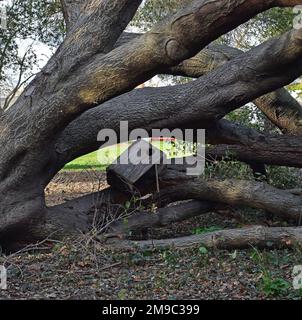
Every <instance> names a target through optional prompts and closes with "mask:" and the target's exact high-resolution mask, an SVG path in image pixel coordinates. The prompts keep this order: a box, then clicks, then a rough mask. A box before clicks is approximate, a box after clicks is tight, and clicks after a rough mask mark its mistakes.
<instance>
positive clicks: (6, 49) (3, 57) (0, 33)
mask: <svg viewBox="0 0 302 320" xmlns="http://www.w3.org/2000/svg"><path fill="white" fill-rule="evenodd" d="M63 21H64V20H63V15H62V13H61V7H60V1H59V0H48V1H40V0H27V1H23V0H12V1H10V4H9V5H8V6H7V29H0V90H2V93H3V92H4V93H5V89H7V88H10V87H12V79H11V77H12V74H14V73H15V77H17V78H18V77H19V75H20V76H21V78H22V80H23V81H24V80H25V79H26V78H28V77H29V76H30V75H31V72H32V70H33V68H34V66H35V65H36V64H37V60H38V57H37V55H36V52H35V50H34V48H33V45H32V44H33V43H34V42H36V41H39V42H41V43H44V44H47V45H49V46H52V47H57V46H58V44H59V43H60V42H61V40H62V35H63V34H64V32H65V26H64V22H63ZM24 40H26V41H27V42H28V43H29V45H28V47H27V49H26V50H25V53H24V54H23V52H22V55H21V56H20V50H19V47H20V43H22V41H24ZM23 46H24V44H23ZM16 74H17V75H18V76H16ZM19 82H20V81H19ZM19 85H20V83H19Z"/></svg>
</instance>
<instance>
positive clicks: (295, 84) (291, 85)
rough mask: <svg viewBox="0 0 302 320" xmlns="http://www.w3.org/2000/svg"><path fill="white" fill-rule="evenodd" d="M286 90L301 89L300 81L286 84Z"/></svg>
mask: <svg viewBox="0 0 302 320" xmlns="http://www.w3.org/2000/svg"><path fill="white" fill-rule="evenodd" d="M287 88H288V90H292V91H296V90H302V83H294V84H290V85H288V86H287Z"/></svg>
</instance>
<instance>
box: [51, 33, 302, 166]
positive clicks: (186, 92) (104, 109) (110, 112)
mask: <svg viewBox="0 0 302 320" xmlns="http://www.w3.org/2000/svg"><path fill="white" fill-rule="evenodd" d="M300 33H301V31H300V32H298V31H291V32H289V33H287V34H285V35H283V36H282V37H281V38H279V39H274V40H270V41H268V42H266V43H264V44H263V45H261V46H259V47H256V48H254V49H252V50H251V51H249V52H247V53H245V54H242V55H240V56H238V57H236V58H234V59H233V60H231V61H229V62H227V63H226V64H224V65H222V66H221V67H219V68H217V69H215V70H213V71H212V72H210V73H208V74H207V75H205V76H203V77H201V78H199V79H197V80H195V81H193V82H191V83H189V84H185V85H177V86H174V87H162V88H145V89H140V90H134V91H132V92H130V93H127V94H125V95H122V96H119V97H117V98H115V99H112V100H111V101H108V102H107V103H104V104H103V105H101V106H99V107H97V108H94V109H92V110H89V111H88V112H86V113H84V114H83V115H82V116H80V117H79V118H78V119H76V120H75V121H74V122H72V123H71V124H70V125H69V126H68V127H67V128H66V129H65V130H64V131H63V133H62V135H61V136H59V139H58V141H57V143H56V151H57V152H58V154H59V158H58V166H59V167H60V166H63V165H64V164H65V163H67V162H69V161H71V160H72V159H74V158H76V157H78V156H80V155H82V154H85V153H88V152H90V151H94V150H96V149H97V148H98V147H99V146H100V145H101V143H100V142H98V141H97V135H98V132H99V131H100V130H101V129H104V128H108V129H109V128H111V129H113V130H115V132H117V133H118V132H119V126H120V121H123V120H125V121H128V122H129V130H132V129H134V128H138V127H139V128H145V129H146V130H151V129H152V128H173V127H179V128H185V127H187V128H190V127H191V126H192V125H194V124H195V126H196V127H198V128H201V127H207V126H208V124H209V123H211V122H216V121H217V120H218V119H220V118H222V117H224V116H225V115H226V114H227V113H229V112H230V111H232V110H234V109H236V108H238V107H241V106H242V105H244V104H245V103H247V102H249V101H251V100H253V99H255V98H256V97H258V96H261V95H262V94H265V93H266V92H270V91H272V90H274V89H277V88H278V87H282V86H284V85H286V84H288V83H290V82H292V81H293V80H294V79H295V78H297V77H298V76H299V75H300V74H301V73H302V61H301V55H302V45H301V44H302V43H301V42H300V41H301V40H299V39H300V36H301V34H300ZM212 84H213V85H212ZM137 110H139V113H138V112H137Z"/></svg>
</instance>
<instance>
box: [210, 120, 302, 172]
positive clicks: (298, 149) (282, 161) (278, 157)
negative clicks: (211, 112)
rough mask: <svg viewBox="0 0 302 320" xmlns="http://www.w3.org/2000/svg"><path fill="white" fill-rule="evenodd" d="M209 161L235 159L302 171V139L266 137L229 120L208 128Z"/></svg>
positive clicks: (291, 136)
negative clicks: (295, 168)
mask: <svg viewBox="0 0 302 320" xmlns="http://www.w3.org/2000/svg"><path fill="white" fill-rule="evenodd" d="M206 135H207V143H211V144H215V145H217V144H218V146H214V147H208V148H207V149H206V155H207V158H208V159H212V160H213V159H216V160H220V159H222V158H228V159H236V160H239V161H243V162H246V163H251V162H258V163H264V164H269V165H279V166H290V167H298V168H302V160H301V159H302V138H301V136H295V135H267V134H265V133H261V132H258V131H257V130H254V129H250V128H246V127H244V126H242V125H240V124H235V123H232V122H229V121H227V120H220V121H218V122H217V123H216V124H215V125H214V126H211V127H209V128H207V131H206Z"/></svg>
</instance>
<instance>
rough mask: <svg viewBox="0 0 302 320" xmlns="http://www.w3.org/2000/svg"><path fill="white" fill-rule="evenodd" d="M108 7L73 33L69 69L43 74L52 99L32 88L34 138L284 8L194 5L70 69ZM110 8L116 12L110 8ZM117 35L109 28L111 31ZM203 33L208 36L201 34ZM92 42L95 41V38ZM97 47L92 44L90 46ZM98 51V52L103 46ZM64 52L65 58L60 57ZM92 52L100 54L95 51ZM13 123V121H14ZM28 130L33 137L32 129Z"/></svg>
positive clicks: (223, 1)
mask: <svg viewBox="0 0 302 320" xmlns="http://www.w3.org/2000/svg"><path fill="white" fill-rule="evenodd" d="M125 1H126V0H125ZM119 2H123V1H119ZM298 2H299V1H298V0H297V3H298ZM106 3H107V1H102V2H101V3H100V4H99V5H98V7H97V9H96V10H95V11H94V12H93V14H92V15H90V16H89V21H88V20H87V21H85V22H81V23H80V26H77V27H75V32H73V33H72V35H71V36H70V37H67V39H66V40H65V41H64V43H63V45H62V46H61V48H60V50H59V53H60V56H61V57H62V63H63V64H64V63H65V64H66V68H65V67H64V65H63V66H62V63H60V61H59V59H52V62H51V63H50V65H49V64H48V66H47V67H46V68H45V69H44V72H46V73H48V74H52V76H51V77H48V85H47V89H46V91H47V92H48V94H47V95H45V93H46V92H45V89H44V90H42V88H44V83H45V82H44V81H43V83H41V82H39V83H37V80H36V81H34V83H35V86H33V84H32V85H31V86H30V87H29V88H28V90H29V91H30V92H32V91H31V90H35V99H34V100H33V101H32V100H31V102H29V101H28V99H26V101H27V103H26V104H27V105H30V107H31V110H34V112H30V113H29V116H30V117H31V121H32V122H34V123H35V124H37V123H38V124H39V127H40V128H39V129H40V130H39V132H34V133H33V134H34V137H35V138H37V134H40V136H43V135H46V134H48V133H49V132H52V131H54V130H60V129H61V128H62V127H64V126H65V125H66V124H67V123H68V122H70V121H71V120H72V119H73V118H74V117H76V116H77V115H79V113H81V112H83V111H85V110H87V109H89V108H92V107H93V106H95V105H96V104H97V103H103V102H105V101H106V100H108V99H111V98H113V97H114V96H117V95H119V94H122V93H123V92H125V91H129V90H131V89H133V88H134V87H135V86H137V85H138V84H140V83H141V82H144V81H145V80H147V79H149V78H150V77H152V75H154V74H156V73H158V72H159V71H160V69H162V68H164V67H165V66H171V65H177V64H178V63H179V62H181V61H182V60H184V59H187V58H189V57H191V56H193V55H194V54H196V53H197V52H198V51H200V50H201V49H202V48H203V47H205V46H206V45H207V44H209V43H210V42H211V41H213V40H215V39H216V38H217V37H219V36H220V35H222V34H224V33H225V32H227V31H230V30H232V29H233V28H235V27H236V26H238V25H240V24H241V23H243V22H245V21H247V20H249V19H250V18H251V17H253V16H255V15H256V14H258V13H260V12H262V11H264V10H267V9H269V8H271V7H274V6H278V5H282V6H283V5H284V3H282V4H281V3H280V2H279V1H276V0H275V1H273V0H271V1H262V0H240V1H238V0H236V1H235V0H231V1H230V0H217V1H211V0H206V1H204V0H195V1H193V2H192V4H191V5H189V6H188V7H186V8H183V9H181V10H180V11H179V12H178V13H177V14H176V15H174V16H173V17H172V18H169V19H168V20H167V21H165V23H161V24H159V25H157V26H156V27H154V28H153V29H152V30H151V31H150V32H148V33H146V34H145V35H143V36H141V37H139V38H138V39H134V40H133V41H131V42H130V43H128V44H125V45H122V46H121V47H119V48H116V49H114V50H112V51H111V52H110V53H108V54H106V55H105V56H104V55H103V54H96V55H95V56H94V58H93V59H88V61H84V60H83V54H81V56H80V62H81V63H76V64H75V63H74V61H73V63H72V64H70V62H69V58H70V57H71V55H72V54H71V53H70V51H69V50H70V49H71V48H72V46H75V47H73V50H72V52H79V50H78V49H83V50H84V52H86V53H87V51H88V52H90V50H91V48H92V44H91V43H90V42H89V45H88V43H87V42H86V41H87V37H86V35H87V32H90V33H91V30H99V27H100V21H99V20H100V19H99V15H101V17H103V18H104V19H106V13H107V11H105V14H104V13H103V12H100V9H101V8H102V4H104V5H105V4H106ZM127 3H128V2H127ZM288 3H290V4H292V3H294V2H292V1H289V2H288ZM128 4H129V3H128ZM110 8H111V9H112V7H111V6H110ZM116 16H117V15H115V16H114V17H116ZM90 28H91V29H90ZM113 30H114V29H113ZM113 30H112V29H111V28H109V30H108V31H111V32H112V31H113ZM203 30H206V32H201V31H203ZM92 33H93V32H92ZM108 33H110V32H106V33H105V35H107V36H108ZM83 34H85V37H84V36H83ZM105 37H106V36H105ZM88 38H89V39H91V36H89V37H88ZM98 39H99V38H98ZM81 40H82V41H81ZM99 40H100V39H99ZM94 41H95V40H94V39H92V43H94ZM79 47H80V48H79ZM104 47H106V44H105V45H103V46H101V48H102V49H104ZM97 48H99V49H100V45H99V43H98V44H97ZM64 50H65V54H64V55H62V51H64ZM93 52H94V53H96V52H95V51H94V50H93ZM56 58H58V56H56ZM72 60H74V58H73V57H72ZM76 61H78V60H76ZM54 63H55V65H54ZM51 64H52V65H51ZM70 65H73V66H76V69H73V67H72V68H71V69H70ZM49 67H51V68H50V70H49ZM66 71H68V72H66ZM62 72H63V74H62ZM59 75H60V76H59ZM51 78H52V79H53V80H52V81H50V79H51ZM113 84H114V85H113ZM28 90H27V94H28ZM40 90H42V92H43V93H44V94H43V95H41V96H40V99H38V95H37V93H38V92H39V91H40ZM25 95H26V93H25ZM21 101H22V99H19V103H21ZM23 102H25V101H23ZM22 104H23V103H22ZM24 104H25V103H24ZM26 104H25V105H26ZM31 104H34V106H32V105H31ZM11 112H12V111H11ZM15 119H16V116H15V115H14V116H13V117H12V121H13V120H15ZM23 120H24V119H23ZM23 122H25V121H23ZM14 127H15V123H12V128H14ZM31 129H33V128H31ZM27 130H28V131H32V130H29V128H27ZM28 143H29V141H28Z"/></svg>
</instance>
